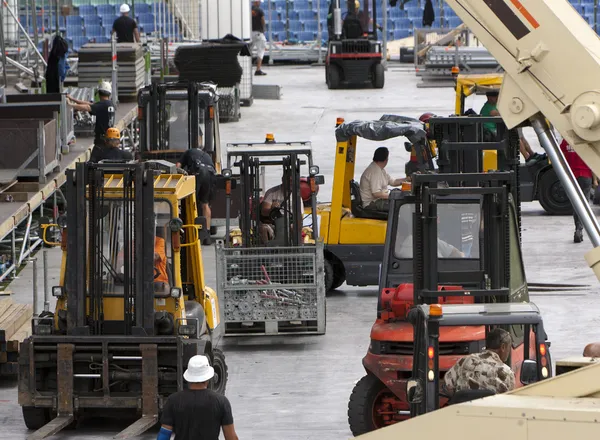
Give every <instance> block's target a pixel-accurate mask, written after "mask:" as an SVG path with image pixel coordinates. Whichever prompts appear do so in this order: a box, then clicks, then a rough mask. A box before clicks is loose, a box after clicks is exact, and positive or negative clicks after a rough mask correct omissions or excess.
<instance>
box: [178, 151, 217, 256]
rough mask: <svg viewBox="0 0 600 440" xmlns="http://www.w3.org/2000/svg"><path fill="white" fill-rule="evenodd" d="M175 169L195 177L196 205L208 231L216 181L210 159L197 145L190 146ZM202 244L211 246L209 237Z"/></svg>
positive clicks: (212, 163)
mask: <svg viewBox="0 0 600 440" xmlns="http://www.w3.org/2000/svg"><path fill="white" fill-rule="evenodd" d="M177 168H183V169H184V170H185V171H186V172H187V173H188V174H191V175H194V176H196V199H197V203H199V204H200V206H201V207H202V215H203V216H204V217H205V218H206V227H207V228H208V230H209V231H210V219H211V210H210V203H211V202H212V199H213V197H214V192H215V185H216V180H217V178H216V175H215V173H216V171H215V164H214V162H213V160H212V158H211V157H210V155H209V154H208V153H206V152H205V151H204V150H202V149H201V148H200V145H199V144H197V145H192V148H190V149H188V150H186V151H185V153H183V154H182V156H181V158H180V159H179V162H177ZM202 244H205V245H210V244H212V240H211V238H210V236H209V237H206V238H205V239H204V241H203V242H202Z"/></svg>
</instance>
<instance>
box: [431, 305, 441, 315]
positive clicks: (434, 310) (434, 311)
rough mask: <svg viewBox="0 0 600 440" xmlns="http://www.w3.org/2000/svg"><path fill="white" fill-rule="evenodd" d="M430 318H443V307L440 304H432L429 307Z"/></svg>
mask: <svg viewBox="0 0 600 440" xmlns="http://www.w3.org/2000/svg"><path fill="white" fill-rule="evenodd" d="M429 316H442V306H441V305H439V304H431V305H430V306H429Z"/></svg>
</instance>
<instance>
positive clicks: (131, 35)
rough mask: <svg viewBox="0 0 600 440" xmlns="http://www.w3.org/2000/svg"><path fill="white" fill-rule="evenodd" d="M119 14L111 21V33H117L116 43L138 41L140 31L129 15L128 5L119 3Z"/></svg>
mask: <svg viewBox="0 0 600 440" xmlns="http://www.w3.org/2000/svg"><path fill="white" fill-rule="evenodd" d="M120 11H121V16H120V17H119V18H117V19H116V20H115V21H114V22H113V27H112V33H113V34H115V33H116V34H117V43H134V42H135V43H139V42H140V32H139V31H138V27H137V23H136V22H135V20H134V19H133V18H131V17H130V16H129V11H130V9H129V6H128V5H126V4H125V3H123V4H122V5H121V9H120Z"/></svg>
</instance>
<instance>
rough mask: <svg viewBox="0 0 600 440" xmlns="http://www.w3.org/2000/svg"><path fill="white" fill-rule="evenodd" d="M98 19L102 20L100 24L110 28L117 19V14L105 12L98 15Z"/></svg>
mask: <svg viewBox="0 0 600 440" xmlns="http://www.w3.org/2000/svg"><path fill="white" fill-rule="evenodd" d="M100 19H101V21H102V26H104V27H109V28H112V25H113V23H114V22H115V20H116V19H117V16H116V15H114V14H110V15H109V14H107V15H102V16H100Z"/></svg>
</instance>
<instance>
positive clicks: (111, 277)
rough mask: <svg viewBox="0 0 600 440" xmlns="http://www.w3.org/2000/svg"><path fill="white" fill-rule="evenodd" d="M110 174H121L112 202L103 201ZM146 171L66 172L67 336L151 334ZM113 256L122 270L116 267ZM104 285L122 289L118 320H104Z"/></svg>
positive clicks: (86, 168) (130, 167)
mask: <svg viewBox="0 0 600 440" xmlns="http://www.w3.org/2000/svg"><path fill="white" fill-rule="evenodd" d="M115 173H122V174H123V198H122V200H121V201H119V202H118V204H115V202H114V199H113V202H112V203H108V200H107V199H105V197H104V187H105V175H108V174H115ZM149 173H151V171H150V170H147V169H146V167H145V166H144V164H92V163H78V164H77V166H76V168H75V169H74V170H67V188H68V190H67V192H66V193H67V203H68V204H69V206H72V207H75V208H74V209H71V210H70V212H69V216H68V217H67V234H68V237H67V267H68V268H69V270H68V271H67V272H66V286H65V288H66V293H67V298H68V302H69V304H68V305H69V306H68V308H67V334H69V335H73V336H86V335H94V336H97V335H104V334H113V335H114V334H120V335H135V336H150V335H153V334H154V291H153V279H154V272H153V267H154V221H155V215H154V188H153V185H152V182H153V179H152V175H151V174H150V175H149ZM119 229H121V230H119ZM119 236H120V237H122V240H119V238H120V237H119ZM120 241H122V242H121V243H120ZM120 245H122V246H123V248H122V249H119V246H120ZM118 257H121V258H122V261H123V264H122V268H121V267H116V266H117V261H118V260H119V258H118ZM118 269H122V272H121V274H119V273H117V271H118ZM83 274H86V275H85V276H83ZM109 284H110V285H113V286H114V285H115V284H121V285H122V289H123V321H122V322H119V321H105V319H104V311H103V304H104V295H105V294H106V293H107V291H109V290H110V286H109ZM86 302H87V303H88V305H87V306H86Z"/></svg>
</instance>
